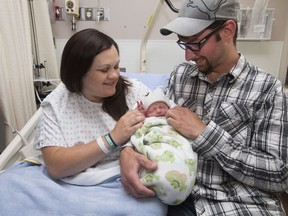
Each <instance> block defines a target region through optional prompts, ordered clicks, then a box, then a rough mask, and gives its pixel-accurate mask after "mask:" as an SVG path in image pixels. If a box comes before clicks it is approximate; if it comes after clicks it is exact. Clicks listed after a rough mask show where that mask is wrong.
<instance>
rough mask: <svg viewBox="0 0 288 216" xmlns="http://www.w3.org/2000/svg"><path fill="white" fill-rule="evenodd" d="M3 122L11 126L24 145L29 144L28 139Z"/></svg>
mask: <svg viewBox="0 0 288 216" xmlns="http://www.w3.org/2000/svg"><path fill="white" fill-rule="evenodd" d="M4 124H6V125H8V126H9V127H10V128H11V130H12V133H16V134H17V135H18V136H19V137H20V138H21V140H22V141H23V143H24V145H25V146H27V145H29V143H28V141H27V140H26V139H25V138H24V137H23V136H22V135H21V133H20V132H19V131H18V130H15V129H14V128H13V127H12V126H11V125H10V124H9V123H8V122H4Z"/></svg>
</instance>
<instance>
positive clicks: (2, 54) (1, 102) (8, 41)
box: [0, 0, 36, 151]
mask: <svg viewBox="0 0 288 216" xmlns="http://www.w3.org/2000/svg"><path fill="white" fill-rule="evenodd" d="M0 4H1V5H0V6H1V7H0V75H1V78H0V111H1V113H2V115H3V118H4V122H5V130H6V145H7V144H8V143H9V142H10V141H11V140H12V138H13V137H14V136H15V133H13V132H14V131H15V130H21V128H22V127H23V126H24V125H25V123H26V122H27V121H28V119H29V118H30V117H31V116H32V115H33V114H34V112H35V111H36V103H35V96H34V87H33V86H34V85H33V69H32V65H33V60H32V51H31V34H30V21H29V10H28V2H27V0H17V1H11V0H1V3H0ZM5 147H6V146H0V151H2V150H3V148H5Z"/></svg>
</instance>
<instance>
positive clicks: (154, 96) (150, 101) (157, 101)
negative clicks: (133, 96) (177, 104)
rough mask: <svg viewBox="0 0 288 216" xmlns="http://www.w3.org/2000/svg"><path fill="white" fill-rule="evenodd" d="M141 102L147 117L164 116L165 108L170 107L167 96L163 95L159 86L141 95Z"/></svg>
mask: <svg viewBox="0 0 288 216" xmlns="http://www.w3.org/2000/svg"><path fill="white" fill-rule="evenodd" d="M142 104H143V108H144V109H145V111H146V116H147V117H151V116H165V115H166V112H167V110H168V109H169V108H170V101H169V98H167V97H166V96H165V94H164V93H163V91H162V90H161V89H160V88H157V89H155V90H154V91H153V92H150V93H149V94H148V95H146V96H145V97H143V98H142Z"/></svg>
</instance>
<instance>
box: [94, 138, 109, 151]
mask: <svg viewBox="0 0 288 216" xmlns="http://www.w3.org/2000/svg"><path fill="white" fill-rule="evenodd" d="M96 141H97V143H98V146H99V148H100V149H101V150H102V151H103V152H104V153H105V154H108V153H109V152H110V149H109V148H107V147H106V145H105V143H104V141H103V139H102V137H101V136H100V137H98V138H97V139H96Z"/></svg>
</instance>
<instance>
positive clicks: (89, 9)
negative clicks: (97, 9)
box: [85, 8, 92, 20]
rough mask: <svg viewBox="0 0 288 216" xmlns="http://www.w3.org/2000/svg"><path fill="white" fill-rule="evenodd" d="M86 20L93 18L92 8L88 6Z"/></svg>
mask: <svg viewBox="0 0 288 216" xmlns="http://www.w3.org/2000/svg"><path fill="white" fill-rule="evenodd" d="M85 20H92V8H86V10H85Z"/></svg>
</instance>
